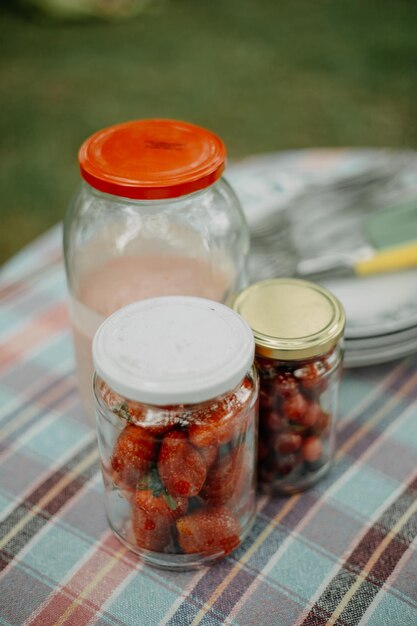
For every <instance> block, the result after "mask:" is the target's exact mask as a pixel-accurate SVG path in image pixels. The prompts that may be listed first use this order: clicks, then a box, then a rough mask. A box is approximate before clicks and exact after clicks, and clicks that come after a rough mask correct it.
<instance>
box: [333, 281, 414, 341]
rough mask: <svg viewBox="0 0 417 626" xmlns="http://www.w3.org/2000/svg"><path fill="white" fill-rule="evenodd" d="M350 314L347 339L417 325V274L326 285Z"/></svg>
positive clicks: (347, 316)
mask: <svg viewBox="0 0 417 626" xmlns="http://www.w3.org/2000/svg"><path fill="white" fill-rule="evenodd" d="M321 284H323V285H324V286H325V287H327V288H328V289H329V290H330V291H331V292H332V293H334V294H335V296H337V297H338V298H339V300H340V301H341V302H342V304H343V306H344V307H345V311H346V319H347V324H346V337H348V338H359V337H374V336H376V335H382V334H384V333H392V332H397V331H401V330H404V329H408V328H412V327H413V326H416V325H417V270H414V269H413V270H408V271H405V272H395V273H392V274H380V275H378V276H369V277H366V278H354V277H352V278H339V279H332V280H326V281H323V282H322V283H321Z"/></svg>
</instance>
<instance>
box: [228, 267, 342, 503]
mask: <svg viewBox="0 0 417 626" xmlns="http://www.w3.org/2000/svg"><path fill="white" fill-rule="evenodd" d="M234 309H235V310H236V311H237V312H239V313H240V314H241V315H242V316H243V317H244V318H245V319H246V320H247V322H248V323H249V325H250V326H251V328H252V331H253V333H254V337H255V344H256V348H255V350H256V357H255V359H256V364H257V367H258V372H259V375H260V386H261V390H260V406H259V449H258V475H259V482H260V485H261V487H262V488H263V490H264V491H266V492H269V493H276V494H279V493H293V492H297V491H300V490H303V489H305V488H307V487H309V486H310V485H312V484H313V483H314V482H315V481H316V480H318V479H319V478H320V477H321V476H322V475H323V474H325V472H326V471H327V470H328V468H329V466H330V462H331V459H332V455H333V452H334V447H335V438H334V422H335V418H336V413H337V395H338V387H339V380H340V374H341V365H342V357H343V350H342V341H343V330H344V325H345V314H344V311H343V308H342V305H341V304H340V302H339V301H338V300H337V299H336V298H335V297H334V296H333V295H332V294H331V293H330V292H329V291H327V290H326V289H324V288H322V287H320V286H318V285H315V284H313V283H310V282H307V281H303V280H298V279H283V278H282V279H274V280H266V281H262V282H259V283H256V284H254V285H252V286H250V287H248V288H247V289H245V290H244V291H243V292H241V293H240V294H239V296H238V297H237V298H236V299H235V302H234Z"/></svg>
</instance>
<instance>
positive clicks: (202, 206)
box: [64, 120, 249, 410]
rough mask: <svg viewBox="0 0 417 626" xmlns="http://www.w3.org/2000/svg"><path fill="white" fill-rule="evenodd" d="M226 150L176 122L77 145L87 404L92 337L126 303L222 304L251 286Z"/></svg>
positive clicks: (69, 239) (81, 365)
mask: <svg viewBox="0 0 417 626" xmlns="http://www.w3.org/2000/svg"><path fill="white" fill-rule="evenodd" d="M225 154H226V153H225V147H224V144H223V142H222V141H221V140H220V139H219V137H217V136H216V135H214V134H213V133H211V132H209V131H207V130H205V129H203V128H200V127H198V126H195V125H192V124H188V123H185V122H178V121H175V120H139V121H134V122H128V123H125V124H119V125H116V126H112V127H110V128H105V129H103V130H101V131H99V132H97V133H96V134H94V135H92V136H91V137H89V138H88V139H87V140H86V141H85V143H84V144H83V145H82V147H81V149H80V152H79V163H80V169H81V175H82V177H83V179H84V180H83V183H82V184H81V186H80V189H79V191H78V193H77V194H76V196H75V198H74V200H73V202H72V204H71V206H70V208H69V211H68V213H67V216H66V220H65V226H64V251H65V267H66V274H67V282H68V289H69V296H70V315H71V321H72V327H73V337H74V346H75V356H76V364H77V374H78V381H79V386H80V391H81V395H82V398H83V400H84V404H85V405H86V407H87V409H88V410H91V408H92V406H91V404H92V403H91V380H92V373H93V366H92V359H91V342H92V338H93V335H94V332H95V331H96V330H97V328H98V326H99V325H100V323H101V322H102V321H103V320H104V319H105V318H106V317H107V316H108V315H110V314H111V313H113V312H114V311H116V310H117V309H119V308H120V307H122V306H124V305H126V304H129V303H131V302H135V301H137V300H140V299H142V298H148V297H154V296H159V295H177V294H178V295H180V294H181V295H194V296H201V297H207V298H211V299H213V300H217V301H220V302H226V301H227V300H228V299H229V298H230V297H231V296H232V295H234V294H235V293H236V292H237V291H238V290H239V289H240V288H242V287H243V286H245V284H246V259H247V254H248V250H249V235H248V229H247V226H246V222H245V220H244V217H243V214H242V211H241V208H240V205H239V202H238V199H237V197H236V195H235V193H234V192H233V190H232V189H231V187H230V186H229V185H228V183H227V182H226V181H225V180H224V178H223V177H222V174H223V171H224V167H225Z"/></svg>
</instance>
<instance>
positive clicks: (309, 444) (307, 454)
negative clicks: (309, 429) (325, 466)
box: [301, 436, 323, 463]
mask: <svg viewBox="0 0 417 626" xmlns="http://www.w3.org/2000/svg"><path fill="white" fill-rule="evenodd" d="M301 451H302V454H303V457H304V459H305V460H306V461H309V462H310V463H314V461H318V460H319V458H320V457H321V455H322V453H323V446H322V443H321V441H320V439H319V438H318V437H313V436H311V437H307V439H306V440H305V441H304V442H303V446H302V449H301Z"/></svg>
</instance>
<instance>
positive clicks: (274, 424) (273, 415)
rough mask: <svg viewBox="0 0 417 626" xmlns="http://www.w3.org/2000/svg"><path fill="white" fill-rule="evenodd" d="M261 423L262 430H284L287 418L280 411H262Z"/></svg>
mask: <svg viewBox="0 0 417 626" xmlns="http://www.w3.org/2000/svg"><path fill="white" fill-rule="evenodd" d="M259 424H260V428H261V429H262V430H272V431H277V430H282V429H283V428H284V427H285V426H286V424H287V420H286V419H285V417H283V416H282V415H281V413H279V412H278V411H262V412H261V413H260V415H259Z"/></svg>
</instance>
